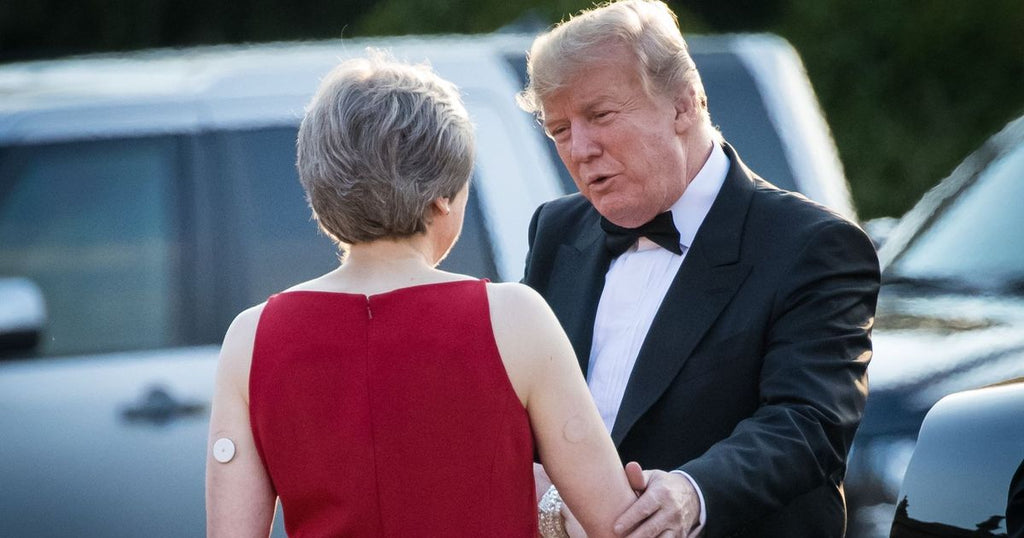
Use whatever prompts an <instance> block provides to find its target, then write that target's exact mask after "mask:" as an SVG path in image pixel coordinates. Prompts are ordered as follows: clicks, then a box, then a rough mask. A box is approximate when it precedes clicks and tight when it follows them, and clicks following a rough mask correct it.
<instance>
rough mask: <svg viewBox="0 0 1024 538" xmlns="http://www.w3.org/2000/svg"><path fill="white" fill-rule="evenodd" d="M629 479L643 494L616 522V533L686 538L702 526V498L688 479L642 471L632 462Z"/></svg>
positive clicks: (632, 536)
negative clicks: (698, 526) (699, 525)
mask: <svg viewBox="0 0 1024 538" xmlns="http://www.w3.org/2000/svg"><path fill="white" fill-rule="evenodd" d="M626 477H627V478H628V479H629V485H630V487H632V488H633V489H634V490H637V491H638V492H640V498H639V499H637V501H636V502H635V503H633V506H631V507H630V508H629V509H628V510H626V512H625V513H624V514H622V515H621V516H619V519H617V520H616V521H615V532H616V534H618V535H620V536H625V537H626V538H646V537H679V538H686V537H687V536H688V535H689V533H690V531H692V530H693V529H695V528H696V527H697V525H698V524H699V523H700V499H699V498H698V497H697V491H696V490H694V489H693V484H691V483H690V480H689V479H687V478H686V477H685V476H683V475H681V474H679V473H666V472H665V471H643V472H641V471H640V466H639V465H636V464H635V463H633V462H630V463H629V464H627V465H626ZM641 490H642V491H641Z"/></svg>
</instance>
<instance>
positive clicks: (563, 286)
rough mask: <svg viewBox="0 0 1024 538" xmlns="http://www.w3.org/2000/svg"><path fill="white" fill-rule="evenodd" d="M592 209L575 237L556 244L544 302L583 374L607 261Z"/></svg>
mask: <svg viewBox="0 0 1024 538" xmlns="http://www.w3.org/2000/svg"><path fill="white" fill-rule="evenodd" d="M592 213H593V215H592V216H593V218H592V219H589V218H588V219H587V222H585V223H583V224H582V227H583V231H582V232H581V233H580V234H579V235H578V236H577V237H576V240H575V241H573V242H572V243H566V244H562V245H560V246H559V249H558V252H557V253H556V254H555V263H554V264H553V267H554V268H555V269H554V271H553V272H552V275H551V286H550V288H549V290H550V291H549V297H548V303H549V304H550V305H551V308H552V310H554V311H555V315H556V316H558V320H559V321H560V322H561V323H562V327H563V328H564V329H565V332H566V334H567V335H568V336H569V341H570V342H572V347H573V349H574V350H576V358H577V360H579V363H580V369H581V370H582V371H583V375H584V376H586V375H587V367H588V365H589V362H590V347H591V345H592V343H593V337H594V316H595V315H596V313H597V303H598V301H599V300H600V299H601V291H602V290H603V289H604V277H605V273H607V272H608V266H609V264H610V263H611V257H610V256H609V254H608V250H607V249H606V248H605V246H604V232H603V231H601V228H600V225H599V224H598V222H599V221H598V217H597V212H596V211H592ZM591 221H592V222H591Z"/></svg>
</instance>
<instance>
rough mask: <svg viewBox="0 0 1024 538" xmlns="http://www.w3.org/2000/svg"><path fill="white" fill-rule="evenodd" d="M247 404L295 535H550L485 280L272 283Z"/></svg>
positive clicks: (528, 436)
mask: <svg viewBox="0 0 1024 538" xmlns="http://www.w3.org/2000/svg"><path fill="white" fill-rule="evenodd" d="M249 415H250V420H251V422H252V431H253V436H254V438H255V440H256V448H257V451H258V452H259V455H260V457H261V458H262V460H263V464H264V466H265V467H266V469H267V471H268V473H269V475H270V479H271V481H272V482H273V486H274V488H275V490H276V492H277V494H278V496H279V497H280V500H281V505H282V508H283V512H284V522H285V529H286V531H287V532H288V535H289V536H290V537H291V538H301V537H305V536H318V537H319V536H332V537H333V536H354V537H364V536H365V537H371V536H373V537H376V536H381V537H417V536H422V537H459V536H465V537H491V536H495V537H497V536H500V537H519V536H521V537H524V538H525V537H529V538H534V537H536V536H537V508H536V506H537V505H536V498H535V497H536V495H535V493H534V484H533V469H532V463H533V437H532V434H531V431H530V425H529V420H528V417H527V414H526V411H525V409H523V406H522V404H521V403H520V402H519V399H518V398H517V397H516V394H515V392H514V390H513V389H512V385H511V383H510V382H509V379H508V375H507V374H506V372H505V368H504V366H503V364H502V362H501V358H500V356H499V354H498V349H497V346H496V344H495V342H494V334H493V332H492V330H491V319H490V313H489V310H488V302H487V290H486V284H485V282H484V281H479V280H474V281H458V282H446V283H439V284H427V285H422V286H414V287H409V288H402V289H398V290H394V291H391V292H388V293H382V294H379V295H371V296H369V297H368V296H365V295H358V294H347V293H329V292H308V291H292V292H285V293H280V294H277V295H275V296H273V297H271V298H270V300H269V301H267V304H266V306H265V307H264V309H263V313H262V314H261V317H260V321H259V325H258V328H257V331H256V340H255V348H254V350H253V358H252V370H251V372H250V375H249Z"/></svg>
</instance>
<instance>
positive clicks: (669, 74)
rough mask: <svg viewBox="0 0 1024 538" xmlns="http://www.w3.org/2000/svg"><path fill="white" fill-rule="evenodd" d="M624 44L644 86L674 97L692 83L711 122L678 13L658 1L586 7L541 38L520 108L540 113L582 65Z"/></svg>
mask: <svg viewBox="0 0 1024 538" xmlns="http://www.w3.org/2000/svg"><path fill="white" fill-rule="evenodd" d="M616 43H621V44H624V45H626V46H627V47H628V48H629V49H630V50H632V51H633V53H634V54H636V57H637V61H638V63H639V65H640V66H642V69H640V77H641V80H642V81H643V84H644V88H645V89H646V90H647V91H648V92H649V93H651V94H654V93H657V94H661V95H668V96H674V95H676V92H678V91H679V89H680V88H681V87H685V86H684V85H689V86H692V87H693V89H694V91H695V93H696V95H697V99H698V102H699V103H700V106H701V109H702V117H703V119H704V120H705V123H706V124H707V125H709V126H710V123H711V121H710V118H708V112H707V97H706V95H705V93H704V85H703V84H702V83H701V80H700V74H698V73H697V68H696V66H695V65H694V63H693V59H692V58H690V53H689V50H688V49H687V46H686V41H685V40H684V39H683V34H682V32H681V31H680V30H679V21H678V20H677V19H676V15H675V13H673V12H672V10H671V9H669V7H668V6H667V5H665V3H664V2H660V1H657V0H622V1H618V2H609V3H606V4H603V5H601V6H598V7H596V8H594V9H591V10H588V11H583V12H580V13H579V14H577V15H576V16H574V17H572V18H570V19H569V20H567V21H563V22H561V23H559V24H558V25H557V26H555V27H554V28H553V29H552V30H551V31H549V32H547V33H546V34H543V35H541V36H540V37H538V38H537V39H536V40H535V41H534V42H533V46H532V47H531V49H530V53H529V61H528V64H527V72H528V73H529V79H530V82H529V84H528V85H527V87H526V89H525V90H523V91H522V92H521V93H520V94H519V95H517V96H516V101H517V102H518V103H519V106H520V107H522V108H523V109H524V110H526V111H527V112H530V113H532V114H536V115H538V116H541V115H542V114H543V102H544V99H546V98H547V97H549V96H550V95H551V94H552V93H554V92H556V91H558V90H559V89H560V88H562V87H564V86H565V85H566V84H568V83H569V81H570V79H571V78H572V77H573V75H575V73H576V72H577V71H578V70H579V69H580V68H585V67H587V66H590V65H593V64H595V63H599V62H601V60H602V57H603V55H604V54H605V53H606V51H607V48H608V46H609V45H614V44H616Z"/></svg>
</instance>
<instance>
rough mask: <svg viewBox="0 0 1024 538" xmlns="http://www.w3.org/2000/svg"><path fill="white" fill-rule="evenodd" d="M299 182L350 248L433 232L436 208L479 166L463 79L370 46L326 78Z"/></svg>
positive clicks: (308, 120) (310, 112)
mask: <svg viewBox="0 0 1024 538" xmlns="http://www.w3.org/2000/svg"><path fill="white" fill-rule="evenodd" d="M297 145H298V151H297V153H298V159H297V167H298V171H299V181H300V182H301V183H302V187H303V189H305V191H306V200H307V201H308V202H309V205H310V207H311V208H312V210H313V216H314V218H315V219H316V220H317V222H318V223H319V225H320V228H321V229H322V230H323V231H324V232H325V233H327V234H328V235H330V236H331V237H332V238H333V239H334V240H335V241H337V242H338V243H339V244H341V245H342V246H344V245H351V244H356V243H366V242H370V241H374V240H376V239H380V238H395V237H408V236H411V235H414V234H417V233H422V232H424V231H425V230H426V225H427V223H428V220H429V216H428V215H429V213H428V207H429V206H430V204H431V202H432V201H433V200H435V199H436V198H439V197H448V198H451V197H454V196H455V195H456V194H457V193H459V192H460V191H461V190H462V188H463V187H464V186H465V185H466V182H467V181H469V177H470V174H471V173H472V170H473V155H474V140H473V126H472V124H471V123H470V120H469V115H468V113H467V112H466V109H465V107H464V106H463V104H462V100H461V99H460V97H459V92H458V90H457V89H456V87H455V85H454V84H452V83H450V82H448V81H446V80H444V79H442V78H441V77H439V76H438V75H437V74H435V73H434V72H433V71H432V70H431V69H430V67H428V66H426V65H410V64H406V63H402V62H399V61H396V60H394V59H392V58H390V57H389V56H388V55H386V54H385V53H383V52H381V51H376V50H369V51H368V56H367V57H366V58H358V59H352V60H347V61H344V62H342V63H341V64H340V65H338V66H337V67H335V68H334V69H333V70H332V71H331V72H330V73H329V74H328V75H327V76H326V77H325V78H324V79H323V81H322V82H321V83H320V87H319V88H318V89H317V92H316V94H315V95H314V96H313V99H312V101H311V102H310V104H309V106H308V107H307V109H306V115H305V117H304V118H303V120H302V125H301V126H300V127H299V135H298V144H297Z"/></svg>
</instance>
